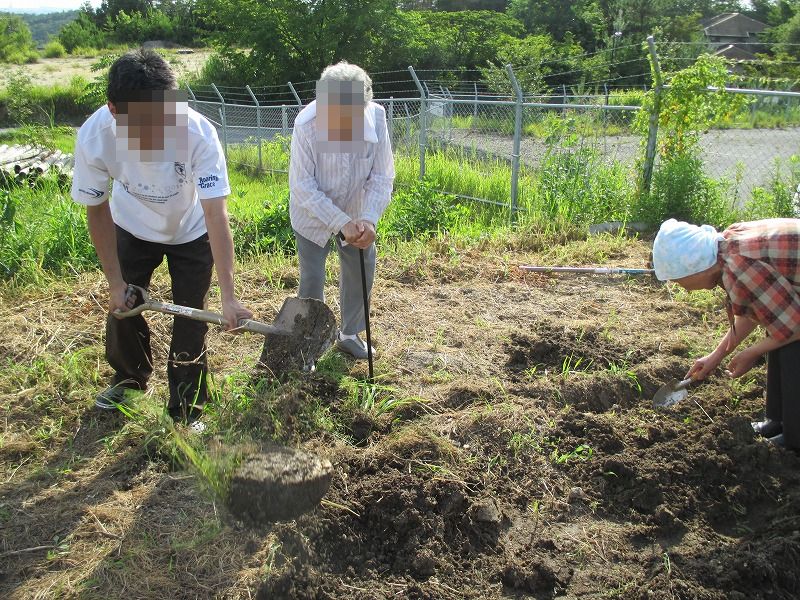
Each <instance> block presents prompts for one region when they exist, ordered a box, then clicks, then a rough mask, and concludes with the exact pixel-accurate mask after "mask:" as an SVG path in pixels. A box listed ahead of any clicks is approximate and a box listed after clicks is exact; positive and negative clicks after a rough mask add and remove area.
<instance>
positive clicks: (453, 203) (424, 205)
mask: <svg viewBox="0 0 800 600" xmlns="http://www.w3.org/2000/svg"><path fill="white" fill-rule="evenodd" d="M469 214H470V211H469V209H468V208H467V207H466V206H463V205H462V204H459V203H458V201H457V200H456V199H455V198H453V197H452V196H449V195H446V194H442V193H441V192H438V191H436V190H435V189H434V187H433V184H432V183H431V182H430V181H418V182H416V183H414V184H412V185H411V186H409V187H405V188H400V189H398V190H397V191H395V194H394V197H393V198H392V201H391V203H390V204H389V208H388V209H387V211H386V214H385V216H384V218H383V219H381V225H380V229H381V235H385V236H387V237H394V238H400V239H412V238H420V237H430V236H432V235H436V234H437V233H444V232H447V231H449V230H450V229H452V228H453V227H455V226H456V225H457V223H458V222H459V220H460V219H462V218H464V217H467V216H468V215H469Z"/></svg>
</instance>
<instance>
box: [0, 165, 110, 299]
mask: <svg viewBox="0 0 800 600" xmlns="http://www.w3.org/2000/svg"><path fill="white" fill-rule="evenodd" d="M98 265H99V263H98V261H97V256H96V254H95V252H94V247H93V246H92V243H91V240H90V238H89V232H88V230H87V228H86V211H85V210H84V208H83V207H82V206H79V205H78V204H76V203H75V202H73V201H72V199H71V198H70V197H69V188H68V187H66V186H65V185H64V184H63V183H62V182H59V180H58V178H57V177H56V176H55V175H47V176H44V177H41V178H39V180H38V181H37V183H36V186H35V187H34V188H27V187H17V188H13V189H3V190H0V280H5V281H11V282H13V283H21V284H25V283H32V282H37V281H40V280H42V279H43V278H45V277H46V276H48V274H49V275H51V276H52V275H55V276H63V275H74V274H76V273H80V272H83V271H87V270H89V269H95V268H97V267H98Z"/></svg>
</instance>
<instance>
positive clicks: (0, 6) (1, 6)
mask: <svg viewBox="0 0 800 600" xmlns="http://www.w3.org/2000/svg"><path fill="white" fill-rule="evenodd" d="M83 1H84V0H0V10H3V11H10V12H37V13H44V12H55V11H60V10H76V9H78V8H80V7H81V4H83ZM90 2H91V3H92V6H94V7H95V8H96V7H98V6H100V2H101V0H90Z"/></svg>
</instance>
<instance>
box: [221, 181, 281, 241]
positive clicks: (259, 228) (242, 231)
mask: <svg viewBox="0 0 800 600" xmlns="http://www.w3.org/2000/svg"><path fill="white" fill-rule="evenodd" d="M282 192H283V193H279V194H276V197H274V198H264V199H262V200H261V201H260V202H249V203H246V204H245V203H232V204H233V206H232V209H231V229H232V230H233V232H234V234H233V236H234V245H235V247H236V252H237V254H239V255H240V256H246V255H251V254H261V253H264V252H274V251H279V252H291V251H292V250H294V231H293V230H292V224H291V222H290V221H289V189H288V186H286V188H285V191H283V190H282Z"/></svg>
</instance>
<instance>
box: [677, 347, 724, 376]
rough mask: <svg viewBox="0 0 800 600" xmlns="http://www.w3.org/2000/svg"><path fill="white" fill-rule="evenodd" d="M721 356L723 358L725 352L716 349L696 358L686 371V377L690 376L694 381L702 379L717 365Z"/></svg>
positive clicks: (720, 360)
mask: <svg viewBox="0 0 800 600" xmlns="http://www.w3.org/2000/svg"><path fill="white" fill-rule="evenodd" d="M723 358H725V354H720V353H718V352H717V351H716V350H714V352H712V353H711V354H706V355H705V356H703V357H701V358H698V359H697V360H696V361H694V364H693V365H692V368H691V369H689V371H688V372H687V373H686V379H689V378H691V379H693V380H694V381H702V380H703V379H705V378H706V377H708V375H709V373H711V371H713V370H714V369H716V368H717V367H718V366H719V363H721V362H722V359H723Z"/></svg>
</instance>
